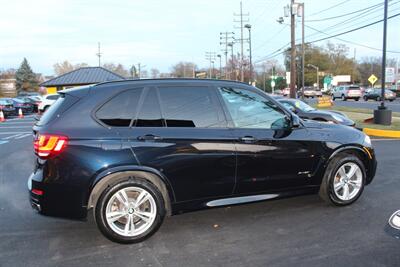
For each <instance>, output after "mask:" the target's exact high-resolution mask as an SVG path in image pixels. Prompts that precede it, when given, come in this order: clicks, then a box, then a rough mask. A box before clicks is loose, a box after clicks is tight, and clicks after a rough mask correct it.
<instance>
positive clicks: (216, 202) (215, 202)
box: [206, 194, 279, 207]
mask: <svg viewBox="0 0 400 267" xmlns="http://www.w3.org/2000/svg"><path fill="white" fill-rule="evenodd" d="M278 196H279V194H263V195H254V196H245V197H231V198H223V199H218V200H213V201H210V202H207V204H206V205H207V206H208V207H218V206H226V205H234V204H242V203H248V202H255V201H263V200H267V199H272V198H277V197H278Z"/></svg>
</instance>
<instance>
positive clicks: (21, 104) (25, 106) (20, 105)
mask: <svg viewBox="0 0 400 267" xmlns="http://www.w3.org/2000/svg"><path fill="white" fill-rule="evenodd" d="M9 99H10V100H11V101H13V105H14V107H15V112H16V113H17V114H18V112H19V110H20V109H21V111H22V112H23V114H27V113H32V112H33V105H32V104H31V102H30V101H25V100H23V99H20V98H9Z"/></svg>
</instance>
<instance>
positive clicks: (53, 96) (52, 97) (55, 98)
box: [47, 95, 60, 100]
mask: <svg viewBox="0 0 400 267" xmlns="http://www.w3.org/2000/svg"><path fill="white" fill-rule="evenodd" d="M59 97H60V95H49V96H48V97H47V99H49V100H57V99H58V98H59Z"/></svg>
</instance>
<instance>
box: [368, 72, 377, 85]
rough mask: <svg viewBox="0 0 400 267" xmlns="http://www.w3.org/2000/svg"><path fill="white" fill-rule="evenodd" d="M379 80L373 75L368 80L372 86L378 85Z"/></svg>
mask: <svg viewBox="0 0 400 267" xmlns="http://www.w3.org/2000/svg"><path fill="white" fill-rule="evenodd" d="M377 80H378V78H376V76H375V75H373V74H372V75H371V76H369V78H368V81H369V82H370V83H371V85H372V86H374V83H376V81H377Z"/></svg>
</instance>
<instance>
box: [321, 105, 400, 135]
mask: <svg viewBox="0 0 400 267" xmlns="http://www.w3.org/2000/svg"><path fill="white" fill-rule="evenodd" d="M316 108H318V107H316ZM318 109H328V110H337V111H340V112H343V113H344V114H346V115H347V116H348V117H349V118H350V119H352V120H353V121H355V123H356V127H360V128H374V129H382V130H400V113H399V112H393V113H392V115H393V118H392V125H390V126H384V125H379V124H373V123H365V122H364V120H365V119H368V118H372V117H373V116H374V115H373V114H374V111H373V110H370V109H363V108H351V107H339V106H332V107H326V108H318Z"/></svg>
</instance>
